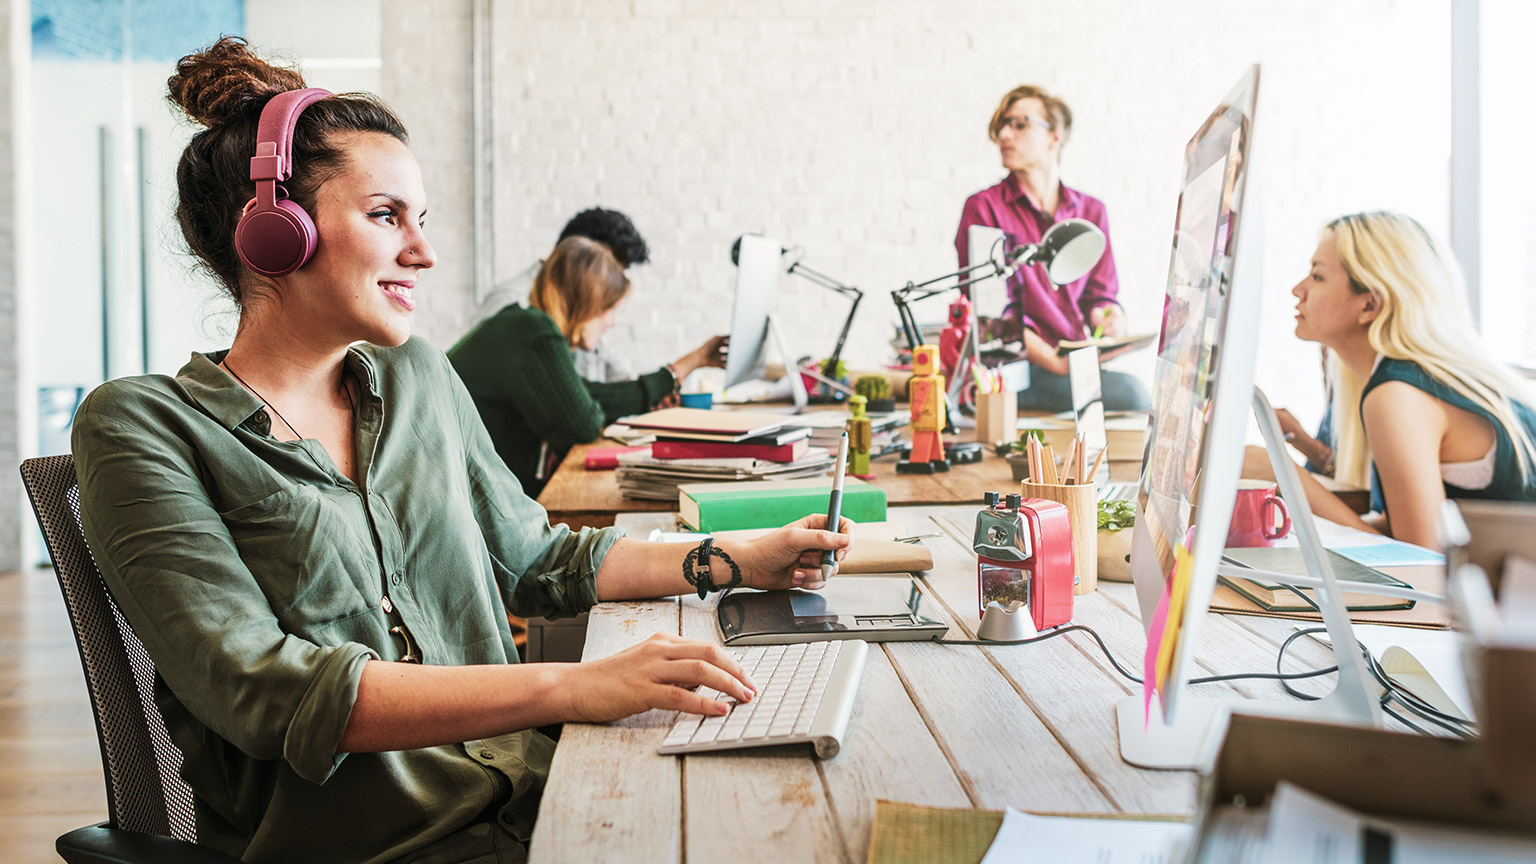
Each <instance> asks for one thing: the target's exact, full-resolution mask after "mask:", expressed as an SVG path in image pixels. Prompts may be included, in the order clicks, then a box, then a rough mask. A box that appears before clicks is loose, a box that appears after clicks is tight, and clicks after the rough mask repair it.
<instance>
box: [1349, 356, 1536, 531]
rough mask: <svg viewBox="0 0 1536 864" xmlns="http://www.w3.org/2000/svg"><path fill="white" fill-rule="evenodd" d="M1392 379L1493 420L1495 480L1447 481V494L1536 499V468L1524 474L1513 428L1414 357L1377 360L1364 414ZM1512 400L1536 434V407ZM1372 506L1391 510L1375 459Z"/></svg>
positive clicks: (1528, 431)
mask: <svg viewBox="0 0 1536 864" xmlns="http://www.w3.org/2000/svg"><path fill="white" fill-rule="evenodd" d="M1388 381H1402V382H1404V383H1407V384H1411V385H1413V386H1414V387H1416V388H1418V389H1420V390H1423V391H1424V392H1425V393H1428V394H1429V395H1431V396H1433V397H1435V398H1436V399H1438V400H1440V401H1441V402H1444V403H1446V404H1447V405H1454V406H1455V407H1457V408H1460V409H1462V410H1463V411H1470V412H1472V413H1473V414H1476V415H1477V416H1479V417H1482V418H1485V419H1486V420H1488V422H1490V423H1492V424H1493V433H1494V436H1495V437H1496V438H1497V442H1496V443H1495V445H1494V456H1493V482H1491V483H1489V484H1488V485H1487V486H1486V487H1484V488H1482V489H1463V488H1462V487H1460V486H1456V485H1453V484H1451V483H1445V484H1444V486H1445V497H1447V498H1484V499H1490V500H1494V501H1536V470H1533V471H1532V473H1531V476H1529V477H1525V478H1522V477H1521V476H1520V460H1519V458H1517V457H1516V455H1515V442H1514V439H1512V438H1510V437H1509V432H1508V431H1506V430H1505V429H1504V426H1503V425H1502V424H1501V423H1499V421H1498V420H1497V419H1495V418H1494V416H1493V414H1491V413H1490V412H1489V411H1488V410H1487V409H1485V408H1483V407H1482V406H1481V405H1479V404H1477V403H1476V402H1473V401H1472V400H1471V399H1468V398H1467V397H1465V396H1463V395H1461V394H1460V393H1457V392H1456V391H1455V390H1454V389H1452V388H1451V387H1450V386H1449V385H1447V384H1445V383H1444V382H1442V381H1440V380H1438V379H1436V378H1434V377H1433V376H1431V375H1430V374H1429V373H1428V372H1425V371H1424V369H1423V367H1421V366H1420V365H1419V364H1417V363H1414V362H1413V361H1411V360H1393V359H1391V358H1389V357H1383V358H1382V359H1381V362H1380V363H1378V364H1376V369H1375V371H1374V372H1372V373H1371V377H1370V380H1368V381H1366V382H1365V389H1364V390H1363V391H1362V392H1361V394H1360V406H1361V407H1360V410H1361V413H1362V416H1363V414H1364V411H1365V397H1366V396H1368V395H1370V392H1371V391H1372V390H1374V389H1376V388H1377V387H1379V386H1381V385H1382V384H1385V383H1387V382H1388ZM1511 404H1513V406H1514V409H1515V416H1516V417H1517V418H1519V420H1520V425H1521V426H1523V427H1525V433H1526V434H1527V435H1530V436H1532V437H1533V438H1536V411H1532V410H1531V407H1530V406H1529V405H1526V404H1525V403H1524V402H1517V401H1516V402H1512V403H1511ZM1371 506H1372V507H1373V508H1374V509H1376V510H1379V511H1381V512H1383V513H1385V512H1386V510H1387V508H1386V503H1385V502H1384V501H1383V500H1382V497H1381V478H1380V476H1379V475H1378V474H1377V473H1376V465H1375V464H1374V463H1372V465H1371Z"/></svg>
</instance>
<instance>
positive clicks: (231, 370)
mask: <svg viewBox="0 0 1536 864" xmlns="http://www.w3.org/2000/svg"><path fill="white" fill-rule="evenodd" d="M221 362H222V363H223V365H224V368H225V369H228V370H229V374H231V375H233V376H235V380H236V381H239V382H240V383H241V384H242V385H244V387H245V389H247V390H249V391H251V392H252V393H255V394H256V398H257V399H260V400H261V403H262V404H263V405H265V406H267V407H268V408H271V409H272V413H273V414H276V415H277V419H279V420H281V421H283V425H284V426H287V427H288V431H289V432H292V433H293V434H294V436H295V437H297V438H300V439H302V438H303V437H304V434H303V433H302V432H300V431H299V430H297V429H295V428H293V424H292V423H289V422H288V418H287V417H284V416H283V412H281V411H279V410H277V406H276V405H273V404H272V403H271V402H269V401H268V400H267V397H265V396H263V395H261V392H260V391H258V390H257V389H256V388H255V387H252V386H251V385H249V384H246V383H245V379H244V378H241V377H240V373H239V372H236V371H235V367H233V366H231V365H229V360H228V359H225V360H223V361H221ZM351 401H352V394H351V393H348V394H347V402H348V403H350V402H351Z"/></svg>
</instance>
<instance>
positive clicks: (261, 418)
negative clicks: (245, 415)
mask: <svg viewBox="0 0 1536 864" xmlns="http://www.w3.org/2000/svg"><path fill="white" fill-rule="evenodd" d="M252 419H254V420H255V421H256V422H257V423H267V422H269V418H268V417H267V412H265V411H257V412H256V413H255V414H254V415H252Z"/></svg>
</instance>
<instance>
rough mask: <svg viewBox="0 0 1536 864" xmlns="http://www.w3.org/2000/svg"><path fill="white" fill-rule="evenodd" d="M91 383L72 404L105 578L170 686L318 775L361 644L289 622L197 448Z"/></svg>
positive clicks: (325, 764)
mask: <svg viewBox="0 0 1536 864" xmlns="http://www.w3.org/2000/svg"><path fill="white" fill-rule="evenodd" d="M141 407H142V406H138V405H136V404H134V399H133V397H132V395H131V393H130V388H129V387H125V386H123V385H119V384H115V383H109V384H107V385H104V386H103V387H101V388H98V389H97V390H96V391H95V392H94V393H93V394H92V395H91V396H90V397H89V398H88V399H87V400H86V401H85V403H84V404H83V405H82V406H81V408H80V411H79V412H78V414H77V415H76V418H75V424H74V433H73V446H74V454H75V468H76V473H77V475H78V478H79V482H80V516H81V521H82V524H83V526H84V529H85V537H86V541H87V543H88V545H89V546H90V549H91V551H92V554H93V556H94V558H95V559H96V562H97V565H98V567H99V568H100V570H101V573H102V577H103V578H104V580H105V581H106V584H107V587H108V589H109V590H110V591H111V593H112V596H113V598H114V599H115V600H116V601H117V604H118V606H119V607H120V608H121V610H122V612H123V615H124V616H125V617H126V618H127V620H128V623H129V624H130V625H131V626H132V627H133V630H134V632H135V633H136V634H137V635H138V637H139V639H140V641H141V642H143V643H144V648H145V650H146V651H147V652H148V653H149V656H150V658H151V659H152V660H153V661H154V662H155V667H156V670H157V671H158V672H159V674H160V676H161V677H162V678H163V679H164V680H165V683H166V685H167V687H169V689H170V691H171V693H172V694H173V695H174V696H175V697H176V699H177V700H178V701H179V702H180V703H181V704H182V705H183V706H184V707H185V708H186V709H187V710H188V711H189V712H190V713H191V714H192V715H193V717H195V718H196V719H197V720H198V721H199V722H200V723H202V724H203V725H205V726H206V727H207V728H208V729H210V730H212V731H213V732H214V733H216V734H217V735H219V736H220V737H222V738H224V739H225V740H227V741H229V742H230V743H231V744H233V745H235V746H236V747H238V748H240V749H241V750H242V751H244V752H245V753H247V754H249V755H250V756H252V757H254V758H257V759H269V760H276V759H283V760H285V761H286V762H287V763H288V764H289V765H290V766H291V767H292V769H293V771H294V772H295V773H296V774H298V775H299V776H300V777H302V778H304V779H306V780H308V781H310V782H313V783H323V782H325V780H326V779H327V778H328V777H329V776H330V775H331V774H332V772H333V771H334V770H335V769H336V767H337V766H338V765H340V764H341V762H342V760H343V758H344V754H341V753H338V752H337V750H336V747H337V744H338V742H339V741H340V740H341V736H342V733H343V732H344V730H345V729H346V726H347V722H348V720H349V719H350V717H351V711H352V705H353V703H354V702H355V700H356V697H357V687H358V681H359V679H360V678H361V676H362V668H363V665H364V663H366V662H367V660H369V659H372V658H377V656H378V655H377V654H376V653H375V652H374V651H373V650H372V649H370V648H368V647H367V646H364V645H361V644H356V643H350V642H349V643H344V644H340V645H334V646H321V645H317V644H315V643H313V642H310V641H308V640H305V639H302V638H299V637H298V636H295V635H293V634H291V633H286V632H284V631H283V629H282V628H281V627H280V625H279V622H278V619H277V617H276V616H275V614H274V612H273V610H272V607H271V605H270V603H269V602H268V599H267V597H266V596H265V595H264V593H263V592H262V590H261V588H260V586H259V585H258V584H257V582H256V580H255V578H254V577H253V576H252V574H251V572H250V570H249V569H248V568H247V567H246V565H245V563H244V562H243V561H242V560H241V557H240V554H239V552H238V550H237V548H236V546H235V542H234V540H233V538H232V537H231V535H230V533H229V530H228V528H227V527H226V526H225V524H224V522H223V521H222V519H221V518H220V515H219V512H218V510H217V509H216V507H215V505H214V502H213V501H212V499H211V498H210V496H209V493H208V491H207V489H206V488H205V486H204V483H203V480H202V479H201V477H200V473H201V472H200V456H199V454H198V453H197V452H195V450H194V448H193V446H192V445H190V444H189V443H187V442H186V441H184V440H181V439H180V438H178V437H177V436H176V435H175V434H173V432H170V431H167V430H165V429H161V428H158V427H157V426H156V424H155V423H154V422H153V419H152V415H150V417H151V419H141V418H143V417H145V416H146V413H147V412H144V411H141V410H137V409H139V408H141Z"/></svg>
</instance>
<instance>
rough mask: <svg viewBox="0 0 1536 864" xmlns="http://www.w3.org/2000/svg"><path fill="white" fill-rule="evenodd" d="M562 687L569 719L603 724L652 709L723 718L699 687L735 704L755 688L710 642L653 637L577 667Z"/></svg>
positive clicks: (748, 697)
mask: <svg viewBox="0 0 1536 864" xmlns="http://www.w3.org/2000/svg"><path fill="white" fill-rule="evenodd" d="M569 675H570V677H569V678H568V679H567V681H566V683H565V687H564V690H565V698H566V699H568V700H569V702H570V709H569V711H568V712H566V713H567V714H568V715H569V717H570V719H571V720H574V721H579V722H585V723H607V722H609V721H612V720H619V719H621V718H624V717H628V716H630V715H631V714H639V713H641V712H642V711H649V710H651V709H652V708H662V709H665V710H668V711H687V712H690V713H693V714H703V715H705V716H717V715H721V714H724V713H726V711H727V705H726V703H725V702H720V701H716V700H715V698H714V695H713V694H710V693H695V692H693V689H694V688H695V687H699V686H703V687H707V688H711V689H712V690H716V691H719V692H720V693H721V694H724V695H726V696H728V697H732V698H734V699H735V700H736V701H739V702H750V701H752V699H753V698H754V697H755V696H756V695H757V692H756V684H754V683H753V682H752V679H750V678H748V677H747V674H746V672H744V671H743V670H742V668H741V664H740V663H737V662H736V661H735V660H734V659H732V658H731V656H730V654H728V653H726V651H725V649H724V648H722V647H720V646H719V645H716V644H714V643H712V642H700V641H699V640H697V639H684V638H682V637H681V636H672V635H670V634H667V633H657V634H656V635H654V636H652V637H650V638H649V639H646V640H645V641H644V642H641V643H640V644H638V645H635V646H633V647H630V648H626V649H625V650H623V651H620V652H619V653H617V654H614V655H612V656H611V657H605V658H603V659H602V660H592V661H588V662H585V663H577V664H575V665H573V666H572V667H571V668H570V672H569Z"/></svg>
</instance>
